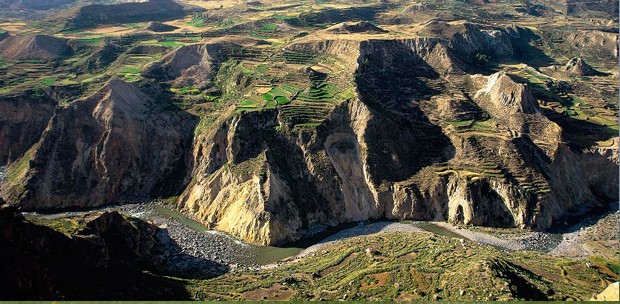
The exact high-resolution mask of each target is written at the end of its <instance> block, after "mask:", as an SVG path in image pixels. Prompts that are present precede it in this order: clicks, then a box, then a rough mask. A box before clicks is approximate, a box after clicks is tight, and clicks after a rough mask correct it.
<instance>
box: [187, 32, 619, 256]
mask: <svg viewBox="0 0 620 304" xmlns="http://www.w3.org/2000/svg"><path fill="white" fill-rule="evenodd" d="M485 31H486V30H484V31H481V30H479V29H478V30H476V29H472V28H468V29H467V31H466V32H465V34H461V36H459V37H457V38H453V40H451V41H448V40H446V39H442V38H419V39H408V40H400V41H395V40H368V41H362V42H355V41H347V40H343V41H331V40H328V41H321V42H318V41H301V42H299V43H296V44H293V45H291V46H289V47H287V49H288V50H295V51H300V50H303V51H304V52H313V51H314V52H319V51H320V52H321V53H322V54H334V55H336V54H341V55H340V57H339V58H341V60H342V61H343V62H346V63H350V64H352V65H347V64H344V65H345V66H347V67H348V68H349V69H350V70H351V73H352V74H353V75H354V81H355V85H356V88H357V94H356V96H355V97H353V98H351V99H349V100H347V101H345V102H343V103H341V104H339V105H337V106H336V107H335V108H334V109H333V111H331V113H330V114H329V116H328V117H327V119H326V121H325V122H324V123H323V124H322V125H321V126H319V127H317V128H316V130H307V129H306V130H303V129H290V128H288V127H287V126H286V124H285V123H283V121H282V120H281V118H280V115H276V113H275V112H272V111H267V112H262V113H261V114H258V113H245V114H234V115H230V116H229V117H228V118H223V119H222V120H221V121H220V122H219V124H217V127H215V130H212V131H211V132H208V134H204V135H199V136H198V139H197V140H196V141H195V147H194V156H195V160H194V163H195V164H197V167H195V168H194V172H193V173H192V175H193V176H195V177H196V179H195V181H194V182H193V183H192V184H190V186H189V187H188V188H187V190H186V191H185V192H184V194H183V195H182V196H181V197H180V199H179V208H181V210H183V211H184V212H185V213H187V214H189V215H192V216H195V217H196V218H198V219H199V220H202V221H203V222H205V223H207V224H209V225H210V226H211V227H214V228H216V229H220V230H224V231H227V232H230V233H232V234H233V235H236V236H238V237H241V238H243V239H245V240H248V241H250V242H254V243H259V244H278V243H283V242H286V241H291V240H295V239H298V238H299V237H301V236H303V235H307V234H312V233H314V232H316V231H317V230H320V229H322V228H324V227H325V226H328V225H334V224H337V223H341V222H348V221H356V220H365V219H369V218H381V217H387V218H396V219H419V220H447V221H451V222H455V223H465V224H473V225H486V226H501V227H514V226H516V227H535V228H538V229H544V228H547V227H549V226H550V225H551V224H552V223H553V222H554V221H556V220H557V219H559V218H562V217H564V216H566V215H569V214H571V213H578V212H581V210H583V209H588V208H592V207H595V206H599V205H600V203H599V202H600V199H614V198H615V197H616V196H617V195H616V194H614V193H613V191H614V189H617V186H614V185H615V184H614V183H605V185H606V186H602V188H605V189H597V186H596V184H597V182H598V181H600V180H601V178H604V177H603V176H605V177H611V176H613V175H614V174H616V173H617V172H618V171H617V170H618V168H617V165H615V164H612V163H610V161H609V159H607V158H605V157H604V156H601V155H600V154H599V155H597V154H596V153H586V154H581V153H576V152H573V151H572V150H570V149H569V148H568V147H567V146H566V145H564V144H563V143H562V140H561V133H562V131H561V129H560V127H559V126H557V125H556V124H555V123H553V122H551V121H549V120H548V119H547V118H546V117H545V116H544V115H542V114H541V112H540V109H539V107H538V104H537V102H536V100H535V99H534V97H533V96H532V94H531V92H530V90H529V89H528V88H527V87H526V86H525V85H522V84H518V83H515V82H514V81H513V80H512V79H511V78H510V77H508V76H507V75H506V74H504V73H497V74H494V75H491V76H487V77H483V76H476V77H478V78H479V79H474V82H476V83H480V85H479V86H478V87H477V88H476V90H477V92H473V93H472V94H471V95H469V94H467V93H464V92H463V91H459V90H458V89H457V88H456V87H455V84H454V83H455V82H456V81H447V80H446V79H445V78H443V77H442V75H447V76H449V77H452V78H453V79H454V78H456V79H458V77H459V76H458V75H461V73H462V71H463V70H465V69H467V68H468V67H467V61H463V60H459V59H458V58H460V57H462V54H475V53H478V52H486V51H487V49H485V45H486V46H488V47H490V46H491V45H492V44H493V43H496V42H498V41H499V42H500V45H499V47H497V48H496V49H495V50H494V51H493V52H495V54H498V55H499V54H504V55H510V54H512V50H513V48H514V47H513V46H512V45H511V44H510V43H511V42H510V41H512V39H513V38H514V37H513V36H509V34H508V33H509V31H507V30H506V31H499V30H498V31H496V30H488V31H486V32H485ZM513 32H519V30H515V29H513ZM517 38H518V37H517ZM493 39H497V40H493ZM518 39H520V38H518ZM485 41H486V42H485ZM460 46H463V48H461V47H460ZM342 50H346V52H343V51H342ZM342 54H346V55H342ZM355 56H357V59H355V60H353V58H354V57H355ZM474 78H475V77H474ZM455 119H456V120H457V121H459V120H460V121H464V120H467V119H473V120H475V121H478V122H476V123H475V124H480V125H482V126H483V127H484V128H485V129H482V130H477V129H476V128H482V127H478V126H477V125H475V124H474V125H472V128H471V129H462V128H461V129H459V128H460V127H455V125H457V124H450V123H448V122H451V121H454V120H455ZM277 127H280V128H281V129H280V130H279V131H276V130H275V129H277ZM282 154H284V155H282ZM240 155H242V156H240ZM585 159H588V160H589V161H590V162H589V163H588V165H587V166H583V165H581V164H580V163H585V161H581V162H580V161H578V160H585ZM569 163H570V164H572V165H569ZM575 164H579V165H575ZM593 167H596V168H599V169H600V171H599V170H591V169H589V168H593ZM607 185H610V186H607ZM609 187H610V188H612V189H609Z"/></svg>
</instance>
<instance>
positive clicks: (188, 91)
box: [171, 87, 200, 95]
mask: <svg viewBox="0 0 620 304" xmlns="http://www.w3.org/2000/svg"><path fill="white" fill-rule="evenodd" d="M171 91H172V92H174V93H176V94H179V95H198V94H200V90H199V89H197V88H195V87H183V88H177V89H175V88H172V89H171Z"/></svg>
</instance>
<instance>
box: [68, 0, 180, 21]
mask: <svg viewBox="0 0 620 304" xmlns="http://www.w3.org/2000/svg"><path fill="white" fill-rule="evenodd" d="M185 14H186V12H185V9H184V8H183V6H182V5H180V4H178V3H176V2H175V1H173V0H149V1H146V2H135V3H133V2H130V3H119V4H110V5H103V4H93V5H86V6H83V7H81V8H80V9H79V10H78V12H77V14H76V15H75V16H74V17H73V18H72V20H71V21H70V26H73V27H77V28H88V27H94V26H97V25H99V24H115V23H125V22H143V21H165V20H173V19H177V18H181V17H183V16H185Z"/></svg>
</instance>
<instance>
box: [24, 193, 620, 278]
mask: <svg viewBox="0 0 620 304" xmlns="http://www.w3.org/2000/svg"><path fill="white" fill-rule="evenodd" d="M100 210H101V211H104V210H105V211H110V210H116V211H119V212H121V213H123V214H125V215H127V216H130V217H137V218H140V219H143V220H147V221H150V222H152V223H154V224H155V225H157V226H159V227H160V228H163V230H165V231H166V232H167V233H168V235H169V236H170V238H171V239H172V240H174V241H175V242H176V243H178V245H179V247H180V248H181V249H182V250H183V254H185V255H188V256H192V257H194V258H196V259H197V260H200V259H207V260H210V261H214V262H217V263H222V264H225V265H229V266H232V269H233V270H237V269H238V268H239V269H241V268H254V269H256V268H259V267H260V268H263V269H270V268H274V267H277V266H278V265H281V264H282V263H285V262H288V261H292V260H299V259H301V258H304V257H307V256H308V255H310V254H312V253H315V252H317V251H320V250H322V248H324V247H325V246H328V245H333V244H336V243H338V242H342V241H343V240H346V239H349V238H353V237H357V236H363V235H374V234H379V233H386V232H408V233H419V232H425V231H426V232H432V233H434V234H436V235H441V236H447V237H452V238H460V239H463V240H469V241H472V242H475V243H478V244H481V245H490V246H493V247H495V248H496V249H499V250H505V251H523V250H528V251H538V252H546V253H549V254H550V255H554V256H561V257H568V258H586V257H589V256H592V255H604V256H606V257H613V256H614V255H617V247H618V238H619V237H618V231H620V230H619V229H620V227H619V226H620V224H619V218H620V211H618V210H615V211H612V212H609V213H607V214H605V215H603V216H602V217H599V218H588V219H586V220H584V221H583V222H581V223H577V224H575V225H572V226H570V227H568V228H566V229H564V231H561V232H558V233H546V232H532V231H525V230H521V229H502V228H488V227H464V226H455V225H452V224H449V223H446V222H415V221H400V222H391V221H377V222H360V223H358V224H357V225H356V226H354V227H350V228H341V229H340V230H339V231H337V232H334V233H333V234H331V235H329V236H327V237H325V238H324V239H322V240H318V241H316V242H306V243H305V244H303V245H299V244H297V246H295V245H293V246H286V247H273V246H253V245H249V244H246V243H244V242H242V241H240V240H237V239H235V238H234V237H232V236H230V235H228V234H225V233H221V232H218V231H214V230H208V229H207V228H206V227H204V226H203V225H202V224H200V223H198V222H196V221H193V220H191V219H188V218H186V217H185V216H184V215H182V214H181V213H179V212H177V211H175V210H172V209H170V208H169V207H167V206H166V205H165V204H162V203H141V204H126V205H120V206H111V207H105V208H102V209H100ZM90 212H92V210H91V211H78V212H61V213H54V214H36V213H28V214H27V217H28V218H30V219H35V220H36V221H38V222H40V223H42V224H46V222H50V221H52V222H53V221H54V220H57V219H62V218H71V217H78V216H82V215H84V214H88V213H90ZM204 244H209V246H205V245H204Z"/></svg>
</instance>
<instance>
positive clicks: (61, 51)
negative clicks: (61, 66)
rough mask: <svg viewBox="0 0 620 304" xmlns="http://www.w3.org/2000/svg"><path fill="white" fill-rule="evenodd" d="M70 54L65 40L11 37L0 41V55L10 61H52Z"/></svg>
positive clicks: (37, 36) (44, 37)
mask: <svg viewBox="0 0 620 304" xmlns="http://www.w3.org/2000/svg"><path fill="white" fill-rule="evenodd" d="M71 53H72V49H71V47H69V46H68V45H67V41H66V40H64V39H59V38H56V37H52V36H47V35H33V36H20V37H16V36H12V37H9V38H6V39H4V40H2V41H0V55H2V57H3V58H6V59H11V60H24V59H42V60H54V59H60V58H62V57H66V56H70V55H71Z"/></svg>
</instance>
